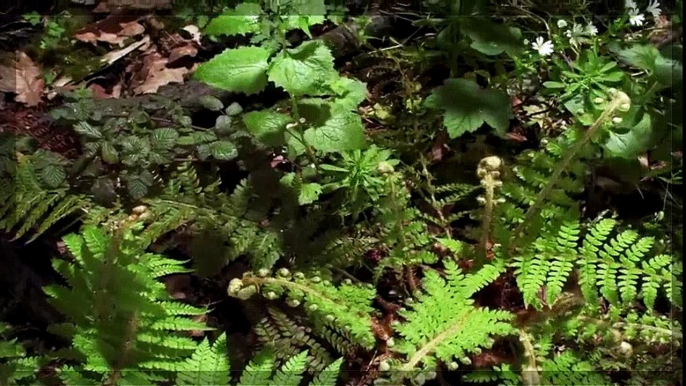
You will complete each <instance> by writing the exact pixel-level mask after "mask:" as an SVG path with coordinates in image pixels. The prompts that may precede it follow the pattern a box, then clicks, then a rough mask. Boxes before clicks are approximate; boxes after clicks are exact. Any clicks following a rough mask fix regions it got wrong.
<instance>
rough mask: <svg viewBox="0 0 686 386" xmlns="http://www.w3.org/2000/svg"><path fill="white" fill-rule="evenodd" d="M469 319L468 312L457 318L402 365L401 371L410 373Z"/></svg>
mask: <svg viewBox="0 0 686 386" xmlns="http://www.w3.org/2000/svg"><path fill="white" fill-rule="evenodd" d="M468 317H469V311H467V312H465V313H464V314H463V315H462V316H461V317H460V318H458V319H457V320H456V321H455V322H454V323H453V324H452V325H451V326H450V327H448V328H447V329H445V330H444V331H443V332H442V333H440V334H438V335H436V337H435V338H433V339H431V340H430V341H429V342H427V343H426V344H425V345H424V346H423V347H422V348H421V349H419V350H417V352H415V353H414V355H413V356H412V357H411V358H410V360H409V361H408V362H407V363H405V364H404V365H403V367H402V368H401V371H406V372H409V371H412V369H414V368H415V366H417V364H418V363H419V362H420V361H421V360H422V359H424V357H426V356H427V355H429V354H430V353H431V352H433V351H434V350H435V349H436V347H438V345H439V344H441V343H442V342H443V341H444V340H446V339H448V338H449V337H450V336H452V335H454V334H455V333H456V332H457V331H458V330H459V329H460V328H462V327H463V325H464V321H465V320H467V318H468Z"/></svg>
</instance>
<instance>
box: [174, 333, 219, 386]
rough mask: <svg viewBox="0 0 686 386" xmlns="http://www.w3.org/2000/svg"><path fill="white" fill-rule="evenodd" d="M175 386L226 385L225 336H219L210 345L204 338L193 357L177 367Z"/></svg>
mask: <svg viewBox="0 0 686 386" xmlns="http://www.w3.org/2000/svg"><path fill="white" fill-rule="evenodd" d="M176 384H177V385H184V386H201V385H228V384H229V359H228V352H227V347H226V335H225V334H222V335H221V336H219V338H217V340H216V341H215V342H214V343H213V344H212V345H210V343H209V341H208V339H207V338H205V339H204V340H203V341H202V343H200V345H199V346H198V347H197V349H196V350H195V352H194V353H193V355H192V356H191V357H190V358H188V359H186V361H185V362H183V363H182V364H181V365H180V366H179V368H178V374H177V377H176Z"/></svg>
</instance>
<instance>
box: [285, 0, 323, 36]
mask: <svg viewBox="0 0 686 386" xmlns="http://www.w3.org/2000/svg"><path fill="white" fill-rule="evenodd" d="M278 7H279V10H278V14H279V15H280V17H281V20H283V22H282V23H281V25H280V26H279V27H280V28H283V29H285V30H286V31H288V30H292V29H301V30H302V31H303V32H305V34H307V36H308V37H309V38H312V35H311V34H310V27H311V26H313V25H315V24H321V23H323V22H324V20H326V18H325V15H326V4H325V2H324V0H288V1H283V2H280V3H278Z"/></svg>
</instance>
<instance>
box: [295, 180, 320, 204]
mask: <svg viewBox="0 0 686 386" xmlns="http://www.w3.org/2000/svg"><path fill="white" fill-rule="evenodd" d="M320 194H322V186H321V185H319V184H317V183H314V182H311V183H305V184H302V186H300V193H299V194H298V203H299V204H300V205H307V204H311V203H313V202H315V201H317V199H318V198H319V195H320Z"/></svg>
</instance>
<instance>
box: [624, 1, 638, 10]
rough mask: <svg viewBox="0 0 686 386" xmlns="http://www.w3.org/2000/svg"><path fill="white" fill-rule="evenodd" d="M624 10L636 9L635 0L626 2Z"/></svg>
mask: <svg viewBox="0 0 686 386" xmlns="http://www.w3.org/2000/svg"><path fill="white" fill-rule="evenodd" d="M624 8H636V2H635V1H634V0H624Z"/></svg>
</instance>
